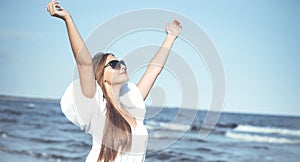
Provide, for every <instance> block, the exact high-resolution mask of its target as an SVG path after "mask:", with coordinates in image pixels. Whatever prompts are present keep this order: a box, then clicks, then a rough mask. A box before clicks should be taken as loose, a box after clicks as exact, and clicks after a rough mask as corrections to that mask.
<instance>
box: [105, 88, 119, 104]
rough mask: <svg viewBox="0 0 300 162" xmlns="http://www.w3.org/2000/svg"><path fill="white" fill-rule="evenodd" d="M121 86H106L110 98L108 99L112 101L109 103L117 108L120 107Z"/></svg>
mask: <svg viewBox="0 0 300 162" xmlns="http://www.w3.org/2000/svg"><path fill="white" fill-rule="evenodd" d="M121 87H122V85H121V84H117V85H109V84H107V85H106V91H107V93H108V95H109V97H110V99H111V100H112V101H111V102H113V104H114V105H115V106H117V107H120V106H121V102H120V91H121Z"/></svg>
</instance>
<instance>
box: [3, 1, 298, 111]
mask: <svg viewBox="0 0 300 162" xmlns="http://www.w3.org/2000/svg"><path fill="white" fill-rule="evenodd" d="M47 3H48V1H45V0H39V1H37V0H27V1H20V0H18V1H17V0H3V1H2V5H1V6H0V8H1V11H0V12H1V14H0V20H1V26H0V42H1V45H0V75H1V84H0V94H6V95H17V96H29V97H41V98H55V99H58V98H60V97H61V95H62V94H63V91H64V90H65V88H66V87H67V85H68V84H69V82H70V81H71V80H72V79H73V74H74V59H73V58H72V54H71V48H70V46H69V42H68V39H67V34H66V31H65V26H64V23H63V22H62V21H61V20H58V19H55V18H52V17H50V16H49V15H48V13H47V12H46V11H45V6H46V5H47ZM61 3H62V5H63V6H64V8H66V9H67V10H69V11H70V12H71V13H72V15H73V17H74V19H75V22H76V24H77V27H78V28H79V30H80V32H81V34H82V37H83V38H87V37H88V36H89V34H91V33H92V32H93V31H94V30H95V29H96V28H97V27H98V26H99V25H100V24H103V23H104V22H106V21H107V20H109V19H111V18H112V17H113V16H116V15H119V14H122V13H124V12H128V11H132V10H137V9H143V8H159V9H165V10H169V11H174V12H176V13H180V14H182V15H184V16H186V17H188V18H189V19H191V20H193V21H194V22H196V23H197V24H199V26H201V28H202V29H203V30H204V31H206V33H207V34H208V35H209V37H210V39H211V40H212V41H213V42H214V45H215V46H216V48H217V50H218V52H219V55H220V57H221V59H222V63H223V66H224V70H225V74H226V75H225V77H226V99H225V105H224V110H225V111H233V112H247V113H265V114H283V115H300V106H299V105H300V100H299V96H300V85H299V83H300V68H299V67H298V64H299V62H300V49H299V44H300V10H299V8H300V2H299V1H297V0H288V1H283V0H264V1H260V0H251V1H250V0H249V1H238V0H234V1H225V0H222V1H179V0H172V1H171V0H165V1H158V0H152V1H142V0H139V1H138V0H130V1H124V0H123V1H100V0H86V1H79V0H77V1H75V0H61ZM166 21H168V20H166ZM132 23H134V20H132ZM182 25H183V26H184V24H182ZM184 30H188V29H187V28H184ZM125 40H126V39H125ZM162 40H163V35H162V33H157V34H156V35H155V34H154V35H151V36H149V42H151V41H153V42H154V44H155V43H159V42H161V41H162ZM118 43H119V44H122V43H123V46H129V44H126V43H128V41H122V40H121V41H120V42H118ZM133 44H134V43H132V44H130V45H133ZM180 45H181V43H180V41H179V42H178V43H177V42H176V43H175V46H174V48H175V50H176V48H177V49H179V48H180V47H181V46H180ZM116 47H118V44H116V46H115V47H112V48H111V50H112V52H116V51H117V53H118V52H119V53H122V49H120V48H119V49H118V50H116V49H114V48H116ZM120 47H122V46H120ZM120 55H121V56H122V54H120ZM190 55H191V54H190ZM190 55H189V54H186V55H184V56H183V57H192V56H190ZM187 60H188V59H187ZM200 61H201V60H200ZM129 66H130V65H129ZM191 67H195V66H194V63H192V66H191ZM203 67H204V65H203ZM204 73H205V74H204ZM194 74H196V77H197V81H198V83H199V89H200V91H201V90H203V91H201V95H200V100H201V102H200V101H199V105H200V106H199V107H200V108H204V109H205V107H208V106H209V102H210V97H209V96H210V95H211V92H210V89H209V88H210V85H209V76H208V75H207V71H205V68H202V69H201V67H200V69H199V70H196V71H195V72H194ZM166 78H168V74H167V73H166V74H165V75H163V74H162V75H161V76H160V77H159V80H158V82H157V84H158V85H159V84H162V85H163V84H164V82H166V81H165V80H166ZM134 79H135V77H133V80H134ZM134 81H135V80H134ZM202 83H203V84H202ZM165 90H167V88H166V89H165ZM174 91H175V92H176V90H174ZM206 92H207V93H206ZM165 93H167V92H165ZM177 97H179V96H178V94H177V95H176V93H167V98H169V99H168V100H167V103H166V105H170V106H176V105H177V102H176V98H177Z"/></svg>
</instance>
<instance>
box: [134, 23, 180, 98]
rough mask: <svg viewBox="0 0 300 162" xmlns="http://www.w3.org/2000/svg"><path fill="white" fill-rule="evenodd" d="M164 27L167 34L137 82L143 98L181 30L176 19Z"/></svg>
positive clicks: (145, 96) (160, 69)
mask: <svg viewBox="0 0 300 162" xmlns="http://www.w3.org/2000/svg"><path fill="white" fill-rule="evenodd" d="M165 29H166V32H167V36H166V38H165V40H164V42H163V43H162V45H161V47H160V48H159V50H158V51H157V53H156V54H155V55H154V57H153V58H152V59H151V61H150V63H149V65H148V67H147V69H146V72H145V73H144V75H143V76H142V78H141V80H140V81H139V82H138V84H137V87H138V88H139V90H140V91H141V94H142V96H143V98H144V100H145V99H146V98H147V96H148V94H149V91H150V90H151V88H152V86H153V84H154V82H155V80H156V78H157V76H158V75H159V74H160V72H161V71H162V69H163V67H164V65H165V63H166V61H167V58H168V56H169V53H170V50H171V48H172V46H173V43H174V41H175V40H176V38H177V36H178V35H179V34H180V32H181V30H182V26H180V23H179V22H178V21H177V20H174V21H173V23H172V24H166V28H165Z"/></svg>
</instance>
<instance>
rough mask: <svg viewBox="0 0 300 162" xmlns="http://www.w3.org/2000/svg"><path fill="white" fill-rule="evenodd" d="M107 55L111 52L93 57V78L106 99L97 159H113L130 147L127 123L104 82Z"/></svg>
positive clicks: (129, 129) (106, 161)
mask: <svg viewBox="0 0 300 162" xmlns="http://www.w3.org/2000/svg"><path fill="white" fill-rule="evenodd" d="M109 55H113V54H112V53H98V54H96V55H95V56H94V57H93V68H94V72H95V79H96V81H97V83H98V84H99V86H100V87H101V89H102V91H103V96H104V98H105V99H106V119H105V126H104V130H103V137H102V143H101V150H100V153H99V157H98V161H102V160H103V161H104V162H110V161H114V159H115V158H116V156H117V154H118V153H119V152H120V153H124V152H127V151H129V150H130V149H131V142H132V134H131V127H130V125H129V123H128V122H127V121H126V120H125V119H124V117H123V116H122V115H121V114H120V112H119V111H118V110H117V109H116V106H115V105H114V103H113V100H112V96H109V95H108V93H107V90H106V87H105V84H104V80H103V76H104V66H105V62H106V60H107V57H108V56H109Z"/></svg>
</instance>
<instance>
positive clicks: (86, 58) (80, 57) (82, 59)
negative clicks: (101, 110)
mask: <svg viewBox="0 0 300 162" xmlns="http://www.w3.org/2000/svg"><path fill="white" fill-rule="evenodd" d="M65 23H66V26H67V32H68V36H69V40H70V44H71V48H72V51H73V55H74V58H75V60H76V62H77V64H78V65H83V66H87V65H88V66H92V59H91V56H90V53H89V51H88V49H87V47H86V45H85V43H84V41H83V39H82V38H81V36H80V33H79V31H78V30H77V28H76V25H75V23H74V21H73V19H72V17H71V16H68V17H67V18H66V19H65Z"/></svg>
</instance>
